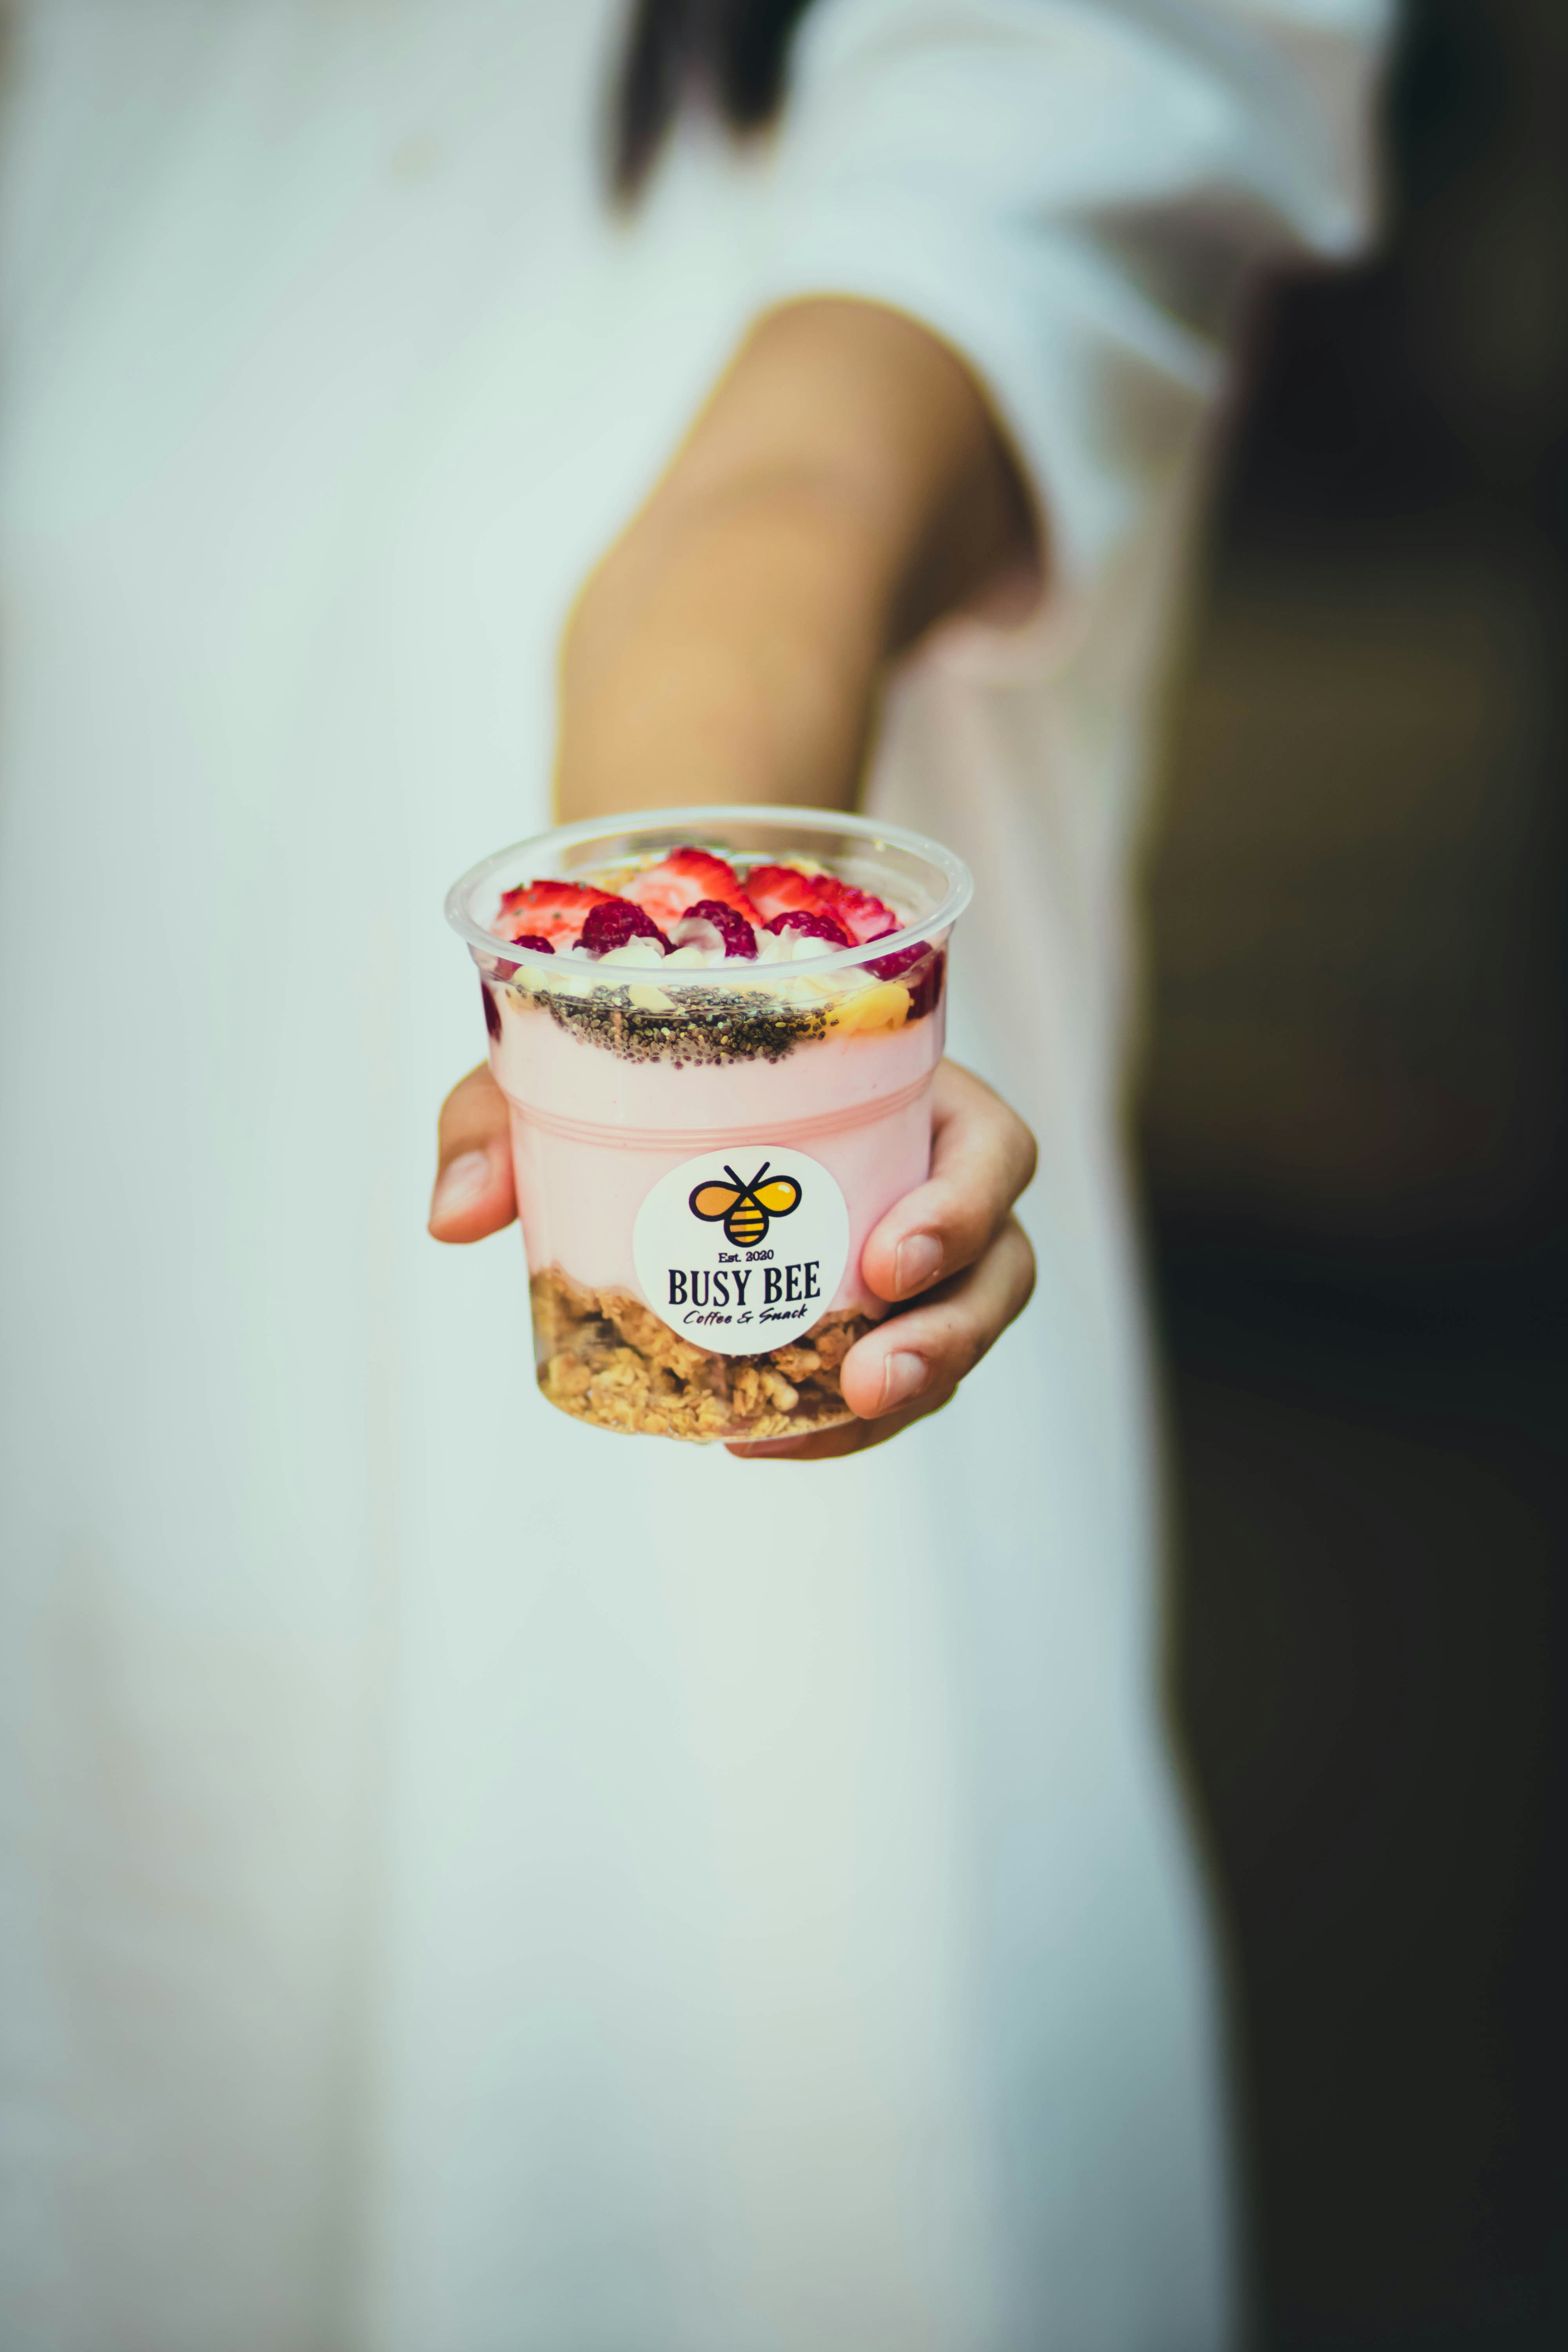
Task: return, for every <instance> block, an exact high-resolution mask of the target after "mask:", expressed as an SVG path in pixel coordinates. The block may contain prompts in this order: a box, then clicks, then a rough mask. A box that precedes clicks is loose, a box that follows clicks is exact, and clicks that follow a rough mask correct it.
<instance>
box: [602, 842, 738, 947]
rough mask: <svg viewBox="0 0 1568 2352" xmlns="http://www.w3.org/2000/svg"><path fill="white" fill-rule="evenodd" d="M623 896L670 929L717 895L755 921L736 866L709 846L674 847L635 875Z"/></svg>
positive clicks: (727, 905) (719, 898) (662, 925)
mask: <svg viewBox="0 0 1568 2352" xmlns="http://www.w3.org/2000/svg"><path fill="white" fill-rule="evenodd" d="M621 896H622V898H626V899H629V901H630V902H631V904H632V905H633V906H634V907H641V908H642V909H643V910H644V912H645V913H646V914H648V915H651V916H652V917H653V919H654V921H655V922H656V923H658V924H659V925H660V926H661V927H662V929H665V930H667V931H673V930H674V929H675V927H676V925H677V923H679V920H680V918H681V917H682V915H688V914H689V913H690V911H691V909H692V908H693V907H696V906H699V905H700V904H701V903H702V901H703V900H704V899H713V898H717V899H718V900H719V902H720V904H721V906H725V907H732V908H734V910H735V912H736V914H738V915H743V916H744V917H745V919H746V920H747V922H754V921H755V920H756V916H755V912H754V910H753V908H752V902H751V899H750V898H748V897H747V895H746V893H745V891H744V890H742V887H741V884H740V879H739V877H738V876H737V875H736V872H735V869H734V867H733V866H726V865H725V863H724V860H723V859H722V858H721V857H715V856H713V854H712V852H711V851H710V850H707V849H672V850H671V851H670V852H669V853H668V856H665V857H661V858H660V859H659V861H658V865H657V866H645V867H644V868H643V871H642V872H641V873H640V874H634V875H633V877H632V878H631V880H630V881H629V882H628V883H627V884H626V887H625V889H624V890H623V891H622V892H621Z"/></svg>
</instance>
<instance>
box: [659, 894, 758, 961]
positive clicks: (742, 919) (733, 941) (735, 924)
mask: <svg viewBox="0 0 1568 2352" xmlns="http://www.w3.org/2000/svg"><path fill="white" fill-rule="evenodd" d="M674 936H675V944H676V946H677V947H678V948H707V949H709V950H710V951H711V952H713V953H714V954H717V955H724V956H738V957H743V958H745V959H747V960H748V961H754V960H755V958H756V952H757V935H756V932H755V931H754V930H753V929H752V923H751V919H750V917H749V916H746V915H742V913H741V911H740V909H739V908H736V907H730V906H726V905H725V903H724V901H723V899H722V898H699V899H698V901H697V903H696V905H695V906H694V907H688V908H687V910H686V912H685V914H684V915H682V917H681V918H680V920H679V923H677V925H676V927H675V934H674Z"/></svg>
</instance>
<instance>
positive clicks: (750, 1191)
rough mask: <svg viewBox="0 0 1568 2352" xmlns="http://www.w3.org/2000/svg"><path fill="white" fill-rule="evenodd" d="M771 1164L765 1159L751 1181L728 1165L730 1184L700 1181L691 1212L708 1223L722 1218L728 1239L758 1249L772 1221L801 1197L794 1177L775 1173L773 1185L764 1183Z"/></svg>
mask: <svg viewBox="0 0 1568 2352" xmlns="http://www.w3.org/2000/svg"><path fill="white" fill-rule="evenodd" d="M771 1165H772V1162H771V1161H769V1160H763V1164H762V1166H761V1167H760V1168H759V1169H758V1171H757V1172H756V1174H755V1175H754V1176H753V1177H752V1181H751V1182H750V1183H749V1184H743V1183H742V1181H741V1179H740V1178H739V1177H738V1176H737V1175H736V1173H735V1171H734V1170H733V1169H732V1168H731V1167H729V1166H726V1167H725V1170H724V1173H725V1175H726V1176H727V1177H728V1178H729V1179H730V1181H729V1182H728V1183H727V1184H699V1186H698V1187H697V1190H696V1191H695V1192H693V1193H692V1195H691V1201H690V1208H691V1213H692V1215H693V1216H694V1217H700V1218H702V1220H703V1221H704V1223H707V1224H717V1223H719V1221H720V1220H721V1219H722V1220H723V1224H724V1234H725V1237H726V1239H727V1240H729V1241H731V1242H733V1243H734V1244H735V1247H736V1248H737V1249H755V1247H756V1245H757V1244H758V1243H759V1242H760V1241H763V1239H765V1237H766V1234H767V1230H768V1225H769V1223H770V1221H771V1220H772V1219H773V1218H774V1217H787V1216H788V1215H789V1213H790V1212H791V1210H792V1209H794V1208H795V1206H796V1205H797V1204H798V1202H799V1200H800V1186H799V1185H798V1184H797V1183H796V1182H795V1178H794V1177H793V1176H775V1177H774V1178H773V1182H772V1183H771V1184H764V1183H763V1177H764V1176H765V1175H766V1174H767V1172H768V1170H769V1168H770V1166H771Z"/></svg>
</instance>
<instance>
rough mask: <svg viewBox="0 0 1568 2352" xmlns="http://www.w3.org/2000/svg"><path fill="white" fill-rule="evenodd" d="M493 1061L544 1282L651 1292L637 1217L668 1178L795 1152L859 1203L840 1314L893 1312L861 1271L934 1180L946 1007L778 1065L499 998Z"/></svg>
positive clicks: (853, 1204)
mask: <svg viewBox="0 0 1568 2352" xmlns="http://www.w3.org/2000/svg"><path fill="white" fill-rule="evenodd" d="M494 995H495V998H496V1000H497V1002H498V1009H499V1012H500V1036H499V1037H497V1038H495V1039H494V1040H493V1041H492V1044H491V1047H490V1066H491V1068H492V1069H493V1071H494V1073H495V1076H496V1080H497V1083H498V1084H499V1085H500V1088H501V1090H502V1092H503V1093H504V1094H505V1096H506V1097H507V1099H508V1101H509V1103H510V1106H511V1114H512V1117H511V1136H512V1153H513V1159H514V1162H515V1167H516V1173H517V1188H518V1197H519V1200H520V1201H521V1202H522V1203H523V1207H522V1229H523V1241H524V1244H525V1246H526V1248H527V1252H528V1262H529V1265H530V1268H531V1271H532V1272H533V1273H535V1274H539V1273H542V1271H543V1270H544V1269H545V1268H546V1267H547V1266H552V1265H558V1266H560V1267H561V1268H562V1269H563V1272H564V1273H566V1274H567V1275H569V1276H571V1277H572V1278H573V1280H574V1281H575V1282H577V1283H580V1284H582V1285H583V1286H584V1287H588V1288H593V1289H597V1290H611V1289H620V1290H626V1291H629V1292H630V1293H631V1294H632V1295H633V1296H634V1297H642V1296H643V1293H642V1289H641V1286H640V1285H639V1284H638V1282H637V1273H636V1268H635V1266H634V1264H633V1258H632V1231H633V1226H634V1224H635V1223H636V1219H637V1211H638V1209H639V1208H640V1207H641V1205H642V1202H643V1201H644V1200H645V1199H646V1198H647V1193H648V1192H649V1191H650V1190H651V1188H652V1186H653V1185H654V1184H655V1183H657V1182H658V1179H659V1178H660V1177H661V1176H663V1175H664V1174H666V1172H667V1171H668V1170H669V1169H671V1168H674V1167H677V1166H679V1163H680V1162H681V1161H682V1160H689V1159H691V1158H693V1157H695V1155H696V1154H698V1153H699V1152H707V1151H713V1150H720V1149H722V1148H725V1147H727V1146H729V1145H731V1144H744V1143H749V1142H757V1143H777V1144H780V1145H784V1144H794V1145H795V1147H796V1148H797V1149H798V1150H803V1151H805V1152H806V1153H808V1154H809V1155H810V1157H811V1158H812V1159H814V1160H819V1161H820V1162H821V1164H822V1165H823V1166H824V1167H825V1168H826V1169H827V1170H828V1171H830V1173H831V1174H832V1175H833V1176H834V1178H835V1179H836V1181H837V1183H838V1186H839V1188H840V1190H841V1191H842V1192H843V1194H844V1197H845V1200H846V1201H847V1203H848V1207H849V1257H848V1265H847V1271H846V1274H845V1277H844V1280H843V1282H842V1284H841V1285H840V1286H839V1289H838V1292H837V1296H836V1297H834V1298H832V1299H831V1300H829V1301H828V1302H827V1305H828V1306H829V1307H851V1306H853V1307H859V1308H860V1309H861V1310H862V1311H864V1312H868V1313H872V1314H881V1313H885V1312H886V1306H885V1302H883V1301H880V1300H879V1299H877V1298H876V1297H874V1296H873V1295H872V1294H870V1293H869V1292H868V1291H867V1290H866V1289H865V1287H864V1286H863V1284H862V1283H861V1280H860V1276H859V1266H860V1253H861V1251H862V1249H863V1248H864V1246H865V1244H866V1240H867V1237H868V1234H870V1232H871V1230H872V1228H873V1227H874V1226H875V1225H876V1224H877V1223H879V1220H880V1219H881V1218H882V1217H883V1216H884V1215H885V1214H886V1213H887V1212H888V1210H889V1208H891V1206H892V1204H893V1202H895V1201H897V1200H900V1199H901V1198H902V1196H903V1194H904V1193H906V1192H912V1191H913V1189H914V1187H915V1186H916V1185H917V1184H920V1183H922V1182H923V1181H925V1178H926V1176H927V1174H928V1172H929V1170H930V1159H931V1075H932V1072H933V1071H934V1069H935V1067H936V1065H937V1063H938V1061H939V1060H940V1059H941V1057H942V1032H943V1014H942V1006H941V1005H939V1006H938V1007H937V1008H936V1009H935V1011H934V1012H932V1013H930V1014H928V1015H927V1016H926V1017H925V1018H924V1019H923V1020H920V1021H914V1022H910V1023H907V1024H905V1025H904V1026H903V1027H902V1028H900V1029H895V1030H890V1031H888V1030H882V1031H876V1032H872V1033H871V1034H862V1035H849V1036H843V1037H839V1036H835V1035H834V1034H833V1033H832V1032H831V1031H830V1032H829V1033H828V1034H827V1035H826V1036H824V1037H818V1038H813V1039H811V1040H810V1041H809V1042H806V1043H803V1044H799V1045H795V1047H794V1049H793V1050H792V1051H791V1052H789V1053H788V1054H786V1055H784V1057H783V1058H782V1059H781V1060H779V1061H777V1062H768V1061H765V1060H760V1059H757V1060H736V1061H728V1062H704V1063H694V1064H687V1065H686V1066H683V1067H680V1068H677V1067H676V1066H674V1064H673V1063H671V1062H668V1061H634V1060H631V1059H628V1058H626V1057H625V1056H623V1055H619V1054H616V1053H612V1052H610V1051H608V1050H606V1049H605V1047H604V1046H602V1045H595V1044H592V1043H589V1042H586V1041H584V1039H583V1038H582V1037H581V1036H578V1035H576V1034H572V1033H571V1032H569V1031H567V1030H565V1029H563V1028H562V1027H560V1026H559V1025H558V1024H556V1022H555V1021H553V1020H552V1018H551V1016H550V1014H549V1013H547V1012H546V1011H545V1010H544V1009H543V1007H542V1006H540V1005H533V1004H529V1003H520V1002H519V1000H518V998H517V997H516V996H515V995H514V994H513V992H511V991H510V990H508V989H497V990H496V991H495V992H494Z"/></svg>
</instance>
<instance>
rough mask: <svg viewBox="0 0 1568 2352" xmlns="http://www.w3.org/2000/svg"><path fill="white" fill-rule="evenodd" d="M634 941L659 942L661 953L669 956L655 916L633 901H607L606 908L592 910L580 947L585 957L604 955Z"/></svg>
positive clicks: (585, 924)
mask: <svg viewBox="0 0 1568 2352" xmlns="http://www.w3.org/2000/svg"><path fill="white" fill-rule="evenodd" d="M632 940H658V945H659V949H660V950H661V952H662V953H663V954H665V955H668V953H669V941H668V940H667V939H666V938H665V935H664V933H663V932H662V931H661V930H660V929H659V928H658V924H657V923H656V922H655V921H654V919H653V917H652V916H651V915H649V914H647V912H646V911H645V910H644V909H643V908H641V907H636V906H633V905H632V903H631V901H630V900H629V899H626V898H606V899H605V902H604V904H603V905H602V906H598V907H592V908H589V910H588V919H587V921H586V922H585V923H584V926H583V936H582V938H581V939H580V940H578V942H577V944H578V946H579V947H580V948H581V949H582V950H583V951H584V954H585V955H595V956H604V955H609V954H610V953H611V952H612V951H613V950H615V949H616V948H624V947H626V946H628V945H629V944H630V942H631V941H632Z"/></svg>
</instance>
